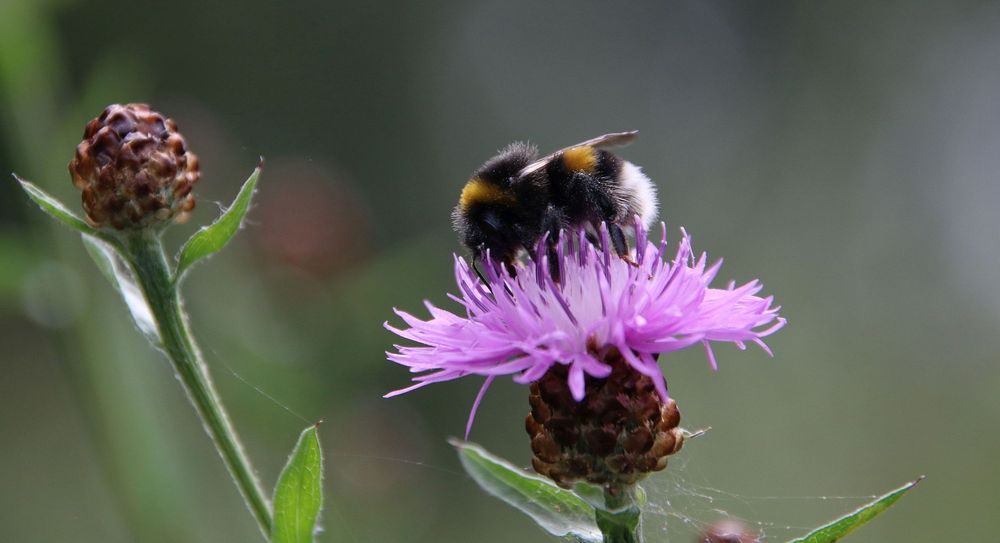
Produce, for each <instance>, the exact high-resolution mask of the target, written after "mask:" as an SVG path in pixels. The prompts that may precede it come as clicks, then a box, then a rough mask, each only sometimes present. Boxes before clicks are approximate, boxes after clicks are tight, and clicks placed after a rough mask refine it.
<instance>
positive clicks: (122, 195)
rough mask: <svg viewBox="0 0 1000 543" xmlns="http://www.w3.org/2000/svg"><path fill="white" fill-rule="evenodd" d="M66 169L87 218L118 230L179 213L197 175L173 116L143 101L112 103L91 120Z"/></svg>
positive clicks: (190, 202) (188, 206)
mask: <svg viewBox="0 0 1000 543" xmlns="http://www.w3.org/2000/svg"><path fill="white" fill-rule="evenodd" d="M69 172H70V175H71V176H72V178H73V184H74V185H76V187H77V188H79V189H80V190H81V191H83V195H82V198H83V209H84V211H86V213H87V221H88V222H90V223H91V224H92V225H93V226H97V227H102V226H111V227H113V228H115V229H117V230H123V229H126V228H144V227H149V226H155V225H165V224H168V223H169V222H170V221H172V220H174V219H183V218H184V217H185V216H186V214H187V212H189V211H191V210H192V209H194V204H195V201H194V195H193V194H192V193H191V189H192V188H193V186H194V183H195V182H197V181H198V177H199V176H200V175H201V174H200V172H199V171H198V158H197V157H196V156H195V155H194V154H193V153H190V152H188V150H187V144H186V143H185V141H184V138H183V137H182V136H181V135H180V133H179V132H177V125H176V124H174V121H173V120H171V119H167V118H165V117H164V116H163V115H161V114H159V113H157V112H156V111H153V110H152V109H150V108H149V106H147V105H146V104H125V105H120V104H112V105H110V106H108V107H107V108H106V109H105V110H104V112H103V113H101V115H100V116H99V117H97V118H96V119H93V120H92V121H90V122H89V123H88V124H87V128H86V130H85V131H84V134H83V141H81V142H80V144H79V145H77V147H76V156H75V157H74V158H73V160H72V161H70V163H69Z"/></svg>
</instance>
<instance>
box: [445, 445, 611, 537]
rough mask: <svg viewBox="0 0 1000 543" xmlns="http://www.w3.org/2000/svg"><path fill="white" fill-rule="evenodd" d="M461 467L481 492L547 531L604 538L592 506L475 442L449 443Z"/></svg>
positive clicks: (560, 535)
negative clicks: (505, 504) (530, 519)
mask: <svg viewBox="0 0 1000 543" xmlns="http://www.w3.org/2000/svg"><path fill="white" fill-rule="evenodd" d="M451 444H452V445H454V446H455V448H456V449H458V457H459V460H461V462H462V467H464V468H465V471H466V472H467V473H468V474H469V475H470V476H471V477H472V479H473V480H475V481H476V483H478V484H479V486H480V487H482V489H483V490H485V491H486V492H488V493H490V494H492V495H493V496H496V497H497V498H500V499H501V500H503V501H504V502H507V504H508V505H511V506H513V507H514V508H516V509H518V510H519V511H521V512H522V513H524V514H526V515H528V516H529V517H531V518H532V520H534V521H535V522H536V523H538V525H539V526H541V527H542V529H544V530H545V531H546V532H548V533H550V534H552V535H554V536H558V537H569V538H573V539H575V540H577V541H581V542H585V543H590V542H600V541H602V539H603V536H602V535H601V531H600V529H599V528H598V527H597V523H596V522H595V520H594V519H595V511H594V508H593V506H591V505H590V504H589V503H587V502H586V501H584V500H583V499H582V498H580V497H579V496H577V495H576V494H574V493H573V492H571V491H569V490H565V489H562V488H559V487H558V486H556V485H555V484H553V483H551V482H549V481H548V480H546V479H543V478H541V477H539V476H537V475H533V474H529V473H527V472H525V471H524V470H522V469H518V468H517V467H515V466H514V465H512V464H510V463H509V462H507V461H506V460H503V459H501V458H498V457H496V456H493V455H492V454H490V453H489V452H487V451H486V450H485V449H483V448H482V447H480V446H479V445H476V444H475V443H468V442H464V441H458V440H452V441H451Z"/></svg>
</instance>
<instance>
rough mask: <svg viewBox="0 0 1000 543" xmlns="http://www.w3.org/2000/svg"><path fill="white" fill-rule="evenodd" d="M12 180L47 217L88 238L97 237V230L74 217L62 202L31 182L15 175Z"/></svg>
mask: <svg viewBox="0 0 1000 543" xmlns="http://www.w3.org/2000/svg"><path fill="white" fill-rule="evenodd" d="M14 179H17V182H18V183H20V184H21V188H22V189H24V192H26V193H27V194H28V197H29V198H31V200H32V201H33V202H35V204H37V205H38V207H40V208H42V211H44V212H46V213H48V214H49V216H51V217H52V218H54V219H56V220H57V221H59V222H61V223H63V224H65V225H66V226H68V227H70V228H72V229H74V230H76V231H78V232H81V233H83V234H87V235H89V236H97V235H98V232H97V230H95V229H94V228H93V227H92V226H90V225H89V224H87V223H86V221H84V220H83V219H81V218H80V217H78V216H76V214H75V213H73V212H72V211H70V210H69V209H68V208H67V207H66V206H64V205H63V204H62V202H60V201H59V200H56V199H55V198H53V197H52V196H51V195H50V194H49V193H47V192H45V191H44V190H42V189H41V188H39V187H38V185H35V184H34V183H32V182H31V181H27V180H24V179H21V178H20V177H18V176H17V174H14Z"/></svg>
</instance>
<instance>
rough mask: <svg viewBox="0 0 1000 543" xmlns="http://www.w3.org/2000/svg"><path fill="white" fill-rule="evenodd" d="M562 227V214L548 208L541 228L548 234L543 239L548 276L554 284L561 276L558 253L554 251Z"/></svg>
mask: <svg viewBox="0 0 1000 543" xmlns="http://www.w3.org/2000/svg"><path fill="white" fill-rule="evenodd" d="M562 226H563V214H562V212H561V211H559V210H558V209H556V207H555V206H549V207H548V209H546V210H545V218H544V219H543V222H542V227H543V228H544V229H545V230H544V231H545V232H548V234H549V235H548V237H547V238H546V239H545V245H546V247H545V253H546V255H547V256H548V260H549V274H550V275H552V280H553V281H555V282H556V283H558V282H559V278H560V277H561V275H562V274H561V273H560V270H559V252H558V251H557V249H556V248H557V246H558V243H559V236H560V234H561V233H562Z"/></svg>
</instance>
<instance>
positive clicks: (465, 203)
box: [458, 177, 514, 209]
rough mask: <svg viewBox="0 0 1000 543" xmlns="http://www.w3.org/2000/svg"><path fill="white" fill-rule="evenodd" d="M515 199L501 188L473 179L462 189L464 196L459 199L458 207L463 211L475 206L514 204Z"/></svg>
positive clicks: (476, 178)
mask: <svg viewBox="0 0 1000 543" xmlns="http://www.w3.org/2000/svg"><path fill="white" fill-rule="evenodd" d="M513 202H514V197H513V196H512V195H511V194H509V193H507V192H505V191H504V190H503V189H501V188H500V187H498V186H496V185H494V184H492V183H488V182H486V181H483V180H482V179H479V178H478V177H473V178H472V179H470V180H469V182H468V183H466V184H465V187H463V188H462V195H461V196H460V197H459V199H458V205H460V206H461V207H462V209H468V208H469V206H471V205H474V204H496V203H513Z"/></svg>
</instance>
